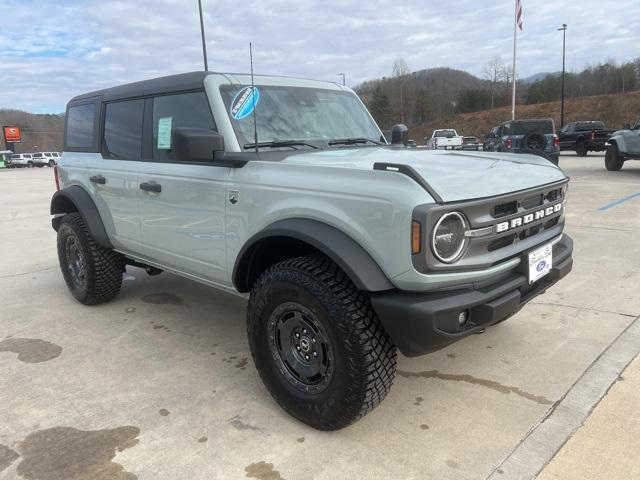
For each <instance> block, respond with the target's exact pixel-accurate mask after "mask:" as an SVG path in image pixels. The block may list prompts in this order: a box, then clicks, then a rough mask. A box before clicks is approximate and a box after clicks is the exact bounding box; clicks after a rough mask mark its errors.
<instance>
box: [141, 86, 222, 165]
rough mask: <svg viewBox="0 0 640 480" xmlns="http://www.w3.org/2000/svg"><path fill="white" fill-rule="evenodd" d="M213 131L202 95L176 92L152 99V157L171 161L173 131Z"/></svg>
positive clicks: (202, 93) (203, 95)
mask: <svg viewBox="0 0 640 480" xmlns="http://www.w3.org/2000/svg"><path fill="white" fill-rule="evenodd" d="M178 127H190V128H205V129H208V130H215V129H216V126H215V123H214V121H213V117H212V116H211V110H210V109H209V102H208V100H207V96H206V95H205V93H204V92H190V93H178V94H175V95H166V96H163V97H156V98H154V99H153V158H154V160H172V159H173V146H172V145H171V134H172V132H173V130H174V129H175V128H178Z"/></svg>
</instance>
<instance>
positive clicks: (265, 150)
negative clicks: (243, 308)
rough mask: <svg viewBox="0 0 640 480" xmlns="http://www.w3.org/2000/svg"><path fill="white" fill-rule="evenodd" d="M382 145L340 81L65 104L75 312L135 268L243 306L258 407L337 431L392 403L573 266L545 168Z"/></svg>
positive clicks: (59, 218)
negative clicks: (399, 367) (410, 382)
mask: <svg viewBox="0 0 640 480" xmlns="http://www.w3.org/2000/svg"><path fill="white" fill-rule="evenodd" d="M391 140H392V141H391V144H388V143H387V141H386V139H385V137H384V136H383V135H382V133H381V131H380V129H379V128H378V126H377V125H376V124H375V122H374V121H373V119H372V118H371V116H370V115H369V113H368V111H367V109H366V108H365V107H364V105H363V104H362V102H361V101H360V99H359V98H358V97H357V95H355V93H354V92H353V91H351V90H350V89H348V88H346V87H344V86H342V85H337V84H335V83H327V82H320V81H312V80H300V79H293V78H284V77H269V76H256V77H255V78H251V77H249V76H247V75H239V74H221V73H210V72H195V73H189V74H183V75H176V76H171V77H165V78H159V79H155V80H149V81H144V82H139V83H133V84H129V85H123V86H119V87H115V88H109V89H106V90H101V91H97V92H92V93H88V94H85V95H80V96H78V97H75V98H73V99H72V100H71V101H70V102H69V104H68V106H67V112H66V128H65V139H64V145H65V146H64V153H63V155H62V157H61V158H60V160H59V162H58V166H57V167H56V181H57V183H58V191H57V192H56V193H55V195H54V196H53V199H52V202H51V213H52V214H53V215H54V217H53V228H54V229H55V230H56V231H57V235H58V255H59V259H60V266H61V269H62V275H63V277H64V279H65V281H66V283H67V285H68V287H69V289H70V290H71V293H72V295H73V296H74V297H75V298H76V299H77V300H79V301H80V302H82V303H84V304H86V305H94V304H98V303H101V302H105V301H108V300H110V299H112V298H114V297H115V296H116V295H117V294H118V291H119V290H120V288H121V284H122V276H123V272H124V271H125V269H126V268H127V266H130V265H132V266H137V267H143V268H145V269H146V270H147V272H149V273H150V274H155V273H159V272H161V271H167V272H171V273H174V274H177V275H180V276H182V277H185V278H188V279H190V280H194V281H197V282H201V283H204V284H207V285H210V286H212V287H216V288H218V289H221V290H224V291H227V292H232V293H236V294H241V295H246V296H248V298H249V303H248V307H247V330H248V336H249V346H250V348H251V352H252V354H253V359H254V362H255V365H256V367H257V369H258V371H259V373H260V376H261V377H262V379H263V381H264V383H265V385H266V386H267V388H268V390H269V392H270V393H271V394H272V395H273V396H274V398H275V399H276V400H277V401H278V403H279V404H280V405H281V406H282V407H283V408H284V409H285V410H286V411H287V412H289V413H290V414H292V415H293V416H295V417H296V418H298V419H300V420H301V421H303V422H305V423H307V424H309V425H311V426H313V427H315V428H319V429H325V430H332V429H339V428H342V427H344V426H346V425H349V424H350V423H352V422H354V421H355V420H357V419H359V418H361V417H362V416H363V415H365V414H366V413H367V412H369V411H371V410H372V409H373V408H374V407H376V406H377V405H378V404H379V403H380V402H381V401H382V400H383V399H384V397H385V396H386V394H387V392H388V391H389V389H390V387H391V384H392V382H393V379H394V376H395V368H396V355H397V354H396V351H397V349H399V350H400V351H401V352H402V353H403V354H405V355H407V356H415V355H421V354H425V353H429V352H432V351H435V350H438V349H440V348H443V347H444V346H446V345H448V344H450V343H452V342H454V341H456V340H459V339H461V338H464V337H466V336H468V335H471V334H473V333H479V332H482V331H483V330H484V329H485V328H486V327H488V326H489V325H493V324H495V323H498V322H500V321H502V320H504V319H506V318H508V317H509V316H511V315H512V314H514V313H515V312H517V311H518V310H520V309H521V308H522V307H523V306H524V304H525V303H526V302H528V301H529V300H531V299H532V298H533V297H535V296H536V295H538V294H540V293H542V292H544V291H545V290H546V289H547V288H548V287H549V286H551V285H552V284H554V283H555V282H557V281H558V280H559V279H560V278H562V277H564V276H565V275H566V274H567V273H568V272H569V271H570V270H571V266H572V257H571V252H572V241H571V239H570V238H569V237H568V236H567V235H565V234H563V227H564V205H565V200H566V194H567V184H568V178H567V177H566V175H565V174H564V173H563V172H562V170H560V169H559V168H557V167H556V166H555V165H553V164H551V163H550V162H548V161H547V160H545V159H543V158H540V157H538V156H533V155H514V154H506V153H505V154H501V153H493V152H486V153H484V152H472V153H471V152H468V153H467V152H462V151H455V152H454V151H425V150H418V149H411V148H406V144H407V136H406V127H404V126H401V125H399V126H396V127H394V129H393V132H392V139H391ZM522 321H526V317H523V318H522Z"/></svg>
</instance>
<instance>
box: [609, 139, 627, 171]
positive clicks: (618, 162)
mask: <svg viewBox="0 0 640 480" xmlns="http://www.w3.org/2000/svg"><path fill="white" fill-rule="evenodd" d="M623 163H624V160H623V158H622V157H621V156H620V152H619V151H618V146H617V145H615V144H614V145H611V146H609V147H608V148H607V152H606V153H605V154H604V166H605V167H606V168H607V170H609V171H611V172H617V171H618V170H620V169H621V168H622V164H623Z"/></svg>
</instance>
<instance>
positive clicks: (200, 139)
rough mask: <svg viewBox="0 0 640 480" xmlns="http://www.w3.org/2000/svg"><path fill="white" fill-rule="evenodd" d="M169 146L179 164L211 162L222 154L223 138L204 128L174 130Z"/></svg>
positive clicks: (179, 128)
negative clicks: (171, 147)
mask: <svg viewBox="0 0 640 480" xmlns="http://www.w3.org/2000/svg"><path fill="white" fill-rule="evenodd" d="M171 145H173V154H174V157H175V159H176V160H177V161H179V162H213V161H215V160H216V159H217V158H219V157H222V155H223V154H224V137H223V136H222V135H220V134H219V133H218V132H214V131H213V130H208V129H206V128H188V127H178V128H174V129H173V131H172V132H171Z"/></svg>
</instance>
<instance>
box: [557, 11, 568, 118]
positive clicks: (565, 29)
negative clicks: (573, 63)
mask: <svg viewBox="0 0 640 480" xmlns="http://www.w3.org/2000/svg"><path fill="white" fill-rule="evenodd" d="M558 31H559V32H560V31H562V93H561V94H560V128H562V127H564V56H565V55H564V54H565V44H566V39H567V24H566V23H563V24H562V27H560V28H559V29H558Z"/></svg>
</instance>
